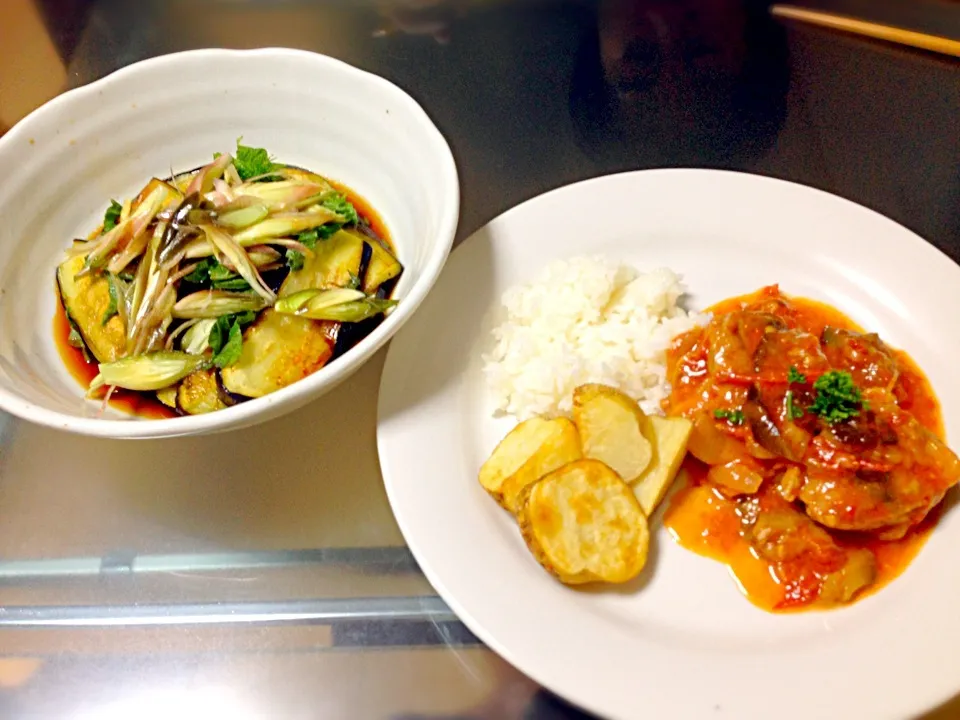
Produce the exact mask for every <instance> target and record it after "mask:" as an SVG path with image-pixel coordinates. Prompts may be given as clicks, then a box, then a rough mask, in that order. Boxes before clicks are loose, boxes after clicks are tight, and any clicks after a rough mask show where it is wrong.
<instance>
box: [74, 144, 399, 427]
mask: <svg viewBox="0 0 960 720" xmlns="http://www.w3.org/2000/svg"><path fill="white" fill-rule="evenodd" d="M66 255H67V256H66V259H65V260H64V261H63V262H62V263H61V265H60V266H59V267H58V269H57V288H58V291H59V299H60V310H61V313H58V317H57V319H56V321H55V328H59V329H60V331H59V332H58V339H60V338H61V337H62V340H63V343H64V347H61V354H62V355H63V356H64V358H65V360H67V361H68V363H69V364H70V365H71V370H72V371H73V373H74V375H75V376H77V377H78V379H80V380H81V382H85V383H87V384H88V387H89V394H90V395H92V396H93V395H99V396H102V397H103V398H104V402H105V403H106V402H108V401H111V398H112V399H114V400H118V401H119V402H117V403H116V404H117V405H119V406H120V407H122V408H124V409H126V410H130V411H133V412H136V413H137V414H141V415H145V416H149V417H164V416H169V415H172V414H173V413H174V412H178V413H182V414H201V413H208V412H213V411H215V410H220V409H223V408H225V407H227V406H229V405H233V404H236V403H238V402H243V401H244V400H247V399H250V398H256V397H261V396H264V395H267V394H269V393H272V392H275V391H277V390H280V389H281V388H284V387H286V386H288V385H290V384H292V383H294V382H296V381H298V380H301V379H303V378H305V377H307V376H308V375H310V374H311V373H313V372H316V371H317V370H319V369H320V368H322V367H323V366H324V365H326V364H327V363H329V362H332V361H335V360H336V358H337V357H339V356H340V355H342V354H343V353H345V352H346V351H347V350H349V349H350V348H351V347H353V346H354V345H356V344H357V343H358V342H359V341H360V340H362V339H363V338H364V337H366V335H368V334H369V333H370V332H371V331H372V330H373V329H374V328H375V327H376V326H377V324H379V322H381V321H382V319H383V317H384V315H385V313H387V312H389V310H390V309H391V308H392V307H393V306H394V305H395V304H396V301H395V300H392V299H390V295H391V293H392V290H393V288H394V286H395V284H396V282H397V279H398V278H399V276H400V274H401V273H402V272H403V266H402V265H401V263H400V261H399V260H398V259H397V254H396V252H395V251H394V249H393V247H392V246H391V244H390V240H389V237H388V235H387V233H386V230H385V228H384V227H383V225H382V223H381V222H380V219H379V217H378V216H377V215H376V213H375V212H374V211H373V210H372V209H371V208H369V207H368V206H367V205H366V203H365V202H364V201H363V200H362V199H361V198H359V197H357V196H355V195H353V194H352V193H349V192H348V191H347V190H346V188H344V187H342V186H339V185H336V184H335V183H333V182H332V181H330V180H328V179H326V178H324V177H322V176H320V175H317V174H315V173H313V172H310V171H307V170H303V169H300V168H296V167H293V166H289V165H282V164H278V163H275V162H274V161H273V160H272V159H271V158H270V157H269V155H268V154H267V152H266V151H265V150H263V149H261V148H250V147H246V146H243V145H240V144H239V143H238V145H237V150H236V153H234V154H230V153H222V154H219V153H218V154H217V155H215V156H214V159H213V161H212V162H211V163H209V164H208V165H205V166H203V167H201V168H199V169H197V170H194V171H191V172H187V173H183V174H179V175H175V176H173V177H170V178H168V179H166V180H160V179H157V178H154V179H152V180H150V182H149V183H148V184H147V185H146V186H145V187H144V188H143V190H141V191H140V193H139V194H138V195H137V196H136V197H135V198H133V199H132V200H128V201H126V202H123V203H118V202H116V201H112V202H111V205H110V207H109V208H108V210H107V212H106V214H105V216H104V222H103V224H102V225H101V227H99V228H98V229H97V230H96V231H95V232H93V233H92V234H91V236H90V237H89V238H88V239H86V240H77V241H75V242H74V243H73V246H72V247H71V248H70V249H69V250H68V251H67V254H66ZM79 353H83V360H82V361H80V360H79V358H78V355H79ZM151 399H155V400H156V403H157V404H159V405H160V406H162V407H165V408H169V409H170V412H164V411H162V410H161V411H159V412H158V411H156V409H155V408H154V409H153V410H151V409H150V408H151V405H152V403H151V402H150V400H151Z"/></svg>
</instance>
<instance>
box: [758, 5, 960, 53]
mask: <svg viewBox="0 0 960 720" xmlns="http://www.w3.org/2000/svg"><path fill="white" fill-rule="evenodd" d="M770 12H771V13H772V14H773V15H774V17H781V18H787V19H789V20H800V21H801V22H808V23H810V24H812V25H819V26H821V27H826V28H831V29H833V30H842V31H844V32H849V33H853V34H855V35H862V36H864V37H869V38H874V39H876V40H885V41H887V42H892V43H896V44H898V45H906V46H908V47H913V48H918V49H920V50H928V51H930V52H935V53H939V54H941V55H950V56H952V57H960V40H952V39H950V38H946V37H942V36H940V35H929V34H927V33H922V32H916V31H914V30H904V29H902V28H898V27H894V26H892V25H881V24H879V23H874V22H868V21H866V20H857V19H855V18H851V17H845V16H843V15H836V14H834V13H827V12H821V11H819V10H808V9H806V8H800V7H795V6H793V5H774V6H773V7H772V8H771V9H770Z"/></svg>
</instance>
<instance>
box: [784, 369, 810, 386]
mask: <svg viewBox="0 0 960 720" xmlns="http://www.w3.org/2000/svg"><path fill="white" fill-rule="evenodd" d="M787 382H788V383H798V384H800V385H803V384H805V383H806V382H807V376H806V375H804V374H803V373H802V372H800V371H799V370H797V368H796V366H795V365H791V366H790V372H788V373H787Z"/></svg>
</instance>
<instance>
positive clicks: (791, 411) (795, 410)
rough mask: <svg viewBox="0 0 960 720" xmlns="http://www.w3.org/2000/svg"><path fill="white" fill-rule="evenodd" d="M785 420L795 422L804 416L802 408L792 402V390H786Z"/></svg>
mask: <svg viewBox="0 0 960 720" xmlns="http://www.w3.org/2000/svg"><path fill="white" fill-rule="evenodd" d="M786 406H787V418H788V419H789V420H796V419H797V418H801V417H803V416H804V414H805V413H804V411H803V408H802V407H800V406H799V405H796V404H794V402H793V390H788V391H787V395H786Z"/></svg>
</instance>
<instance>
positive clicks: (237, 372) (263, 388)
mask: <svg viewBox="0 0 960 720" xmlns="http://www.w3.org/2000/svg"><path fill="white" fill-rule="evenodd" d="M336 330H337V324H336V323H325V322H318V321H316V320H309V319H307V318H302V317H297V316H296V315H285V314H283V313H278V312H275V311H274V310H272V309H271V310H264V311H263V312H262V313H260V315H259V317H257V320H256V322H254V323H253V324H252V325H251V326H250V327H248V328H247V329H246V331H245V332H244V334H243V350H242V352H241V353H240V359H239V360H237V362H236V363H234V364H233V365H230V366H229V367H226V368H224V369H223V370H222V371H221V373H220V375H221V378H222V381H223V386H224V388H225V389H226V390H227V391H228V392H230V393H233V394H235V395H243V396H246V397H262V396H263V395H267V394H269V393H272V392H275V391H277V390H280V389H281V388H285V387H286V386H287V385H290V384H292V383H295V382H296V381H297V380H302V379H303V378H305V377H307V376H308V375H310V374H311V373H314V372H316V371H317V370H319V369H320V368H322V367H323V366H324V365H325V364H326V363H327V361H328V360H329V359H330V357H331V356H332V355H333V346H334V342H335V340H336Z"/></svg>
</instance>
